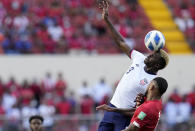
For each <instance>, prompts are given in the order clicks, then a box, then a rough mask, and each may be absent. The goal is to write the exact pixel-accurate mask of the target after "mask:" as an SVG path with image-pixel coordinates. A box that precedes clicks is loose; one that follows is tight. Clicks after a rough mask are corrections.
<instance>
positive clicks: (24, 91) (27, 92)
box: [20, 80, 34, 105]
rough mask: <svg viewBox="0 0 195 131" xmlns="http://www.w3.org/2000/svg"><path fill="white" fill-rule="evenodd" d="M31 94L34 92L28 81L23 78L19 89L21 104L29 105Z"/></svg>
mask: <svg viewBox="0 0 195 131" xmlns="http://www.w3.org/2000/svg"><path fill="white" fill-rule="evenodd" d="M33 96H34V94H33V92H32V90H31V89H30V87H29V84H28V81H27V80H24V81H23V83H22V87H21V90H20V99H21V102H22V104H24V105H29V104H30V102H31V100H32V98H33Z"/></svg>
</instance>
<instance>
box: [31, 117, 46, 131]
mask: <svg viewBox="0 0 195 131" xmlns="http://www.w3.org/2000/svg"><path fill="white" fill-rule="evenodd" d="M43 121H44V119H43V117H42V116H39V115H34V116H31V117H30V118H29V123H30V129H31V131H42V130H43Z"/></svg>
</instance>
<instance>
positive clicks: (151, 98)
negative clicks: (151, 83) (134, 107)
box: [146, 95, 161, 101]
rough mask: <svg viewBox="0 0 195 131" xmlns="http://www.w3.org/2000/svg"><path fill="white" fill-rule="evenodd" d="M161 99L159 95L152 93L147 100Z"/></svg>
mask: <svg viewBox="0 0 195 131" xmlns="http://www.w3.org/2000/svg"><path fill="white" fill-rule="evenodd" d="M160 99H161V97H159V96H152V95H149V96H147V99H146V100H147V101H152V100H160Z"/></svg>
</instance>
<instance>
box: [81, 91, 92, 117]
mask: <svg viewBox="0 0 195 131" xmlns="http://www.w3.org/2000/svg"><path fill="white" fill-rule="evenodd" d="M94 104H95V103H94V101H93V99H92V98H91V97H90V96H89V95H84V96H83V97H82V98H81V102H80V112H81V114H85V115H86V114H87V115H90V114H92V113H93V107H94Z"/></svg>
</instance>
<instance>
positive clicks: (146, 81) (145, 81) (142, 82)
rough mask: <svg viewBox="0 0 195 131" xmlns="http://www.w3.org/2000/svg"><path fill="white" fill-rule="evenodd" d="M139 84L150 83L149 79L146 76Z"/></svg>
mask: <svg viewBox="0 0 195 131" xmlns="http://www.w3.org/2000/svg"><path fill="white" fill-rule="evenodd" d="M139 84H140V85H142V86H144V85H146V84H148V80H147V79H146V78H144V79H143V80H141V81H140V83H139Z"/></svg>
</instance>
